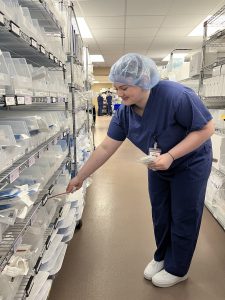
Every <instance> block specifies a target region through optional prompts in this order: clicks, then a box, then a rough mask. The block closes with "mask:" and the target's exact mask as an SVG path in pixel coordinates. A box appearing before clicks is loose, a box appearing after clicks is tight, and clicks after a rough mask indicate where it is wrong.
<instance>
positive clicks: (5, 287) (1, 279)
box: [0, 273, 13, 300]
mask: <svg viewBox="0 0 225 300" xmlns="http://www.w3.org/2000/svg"><path fill="white" fill-rule="evenodd" d="M12 296H13V291H12V289H11V287H10V285H9V281H8V279H7V277H6V276H4V275H2V274H1V273H0V299H1V298H2V299H3V300H11V299H12Z"/></svg>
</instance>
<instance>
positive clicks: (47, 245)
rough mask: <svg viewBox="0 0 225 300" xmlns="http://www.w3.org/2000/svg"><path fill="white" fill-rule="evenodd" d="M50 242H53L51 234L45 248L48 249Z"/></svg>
mask: <svg viewBox="0 0 225 300" xmlns="http://www.w3.org/2000/svg"><path fill="white" fill-rule="evenodd" d="M50 242H51V236H50V235H49V236H48V238H47V241H46V243H45V248H46V249H48V247H49V245H50Z"/></svg>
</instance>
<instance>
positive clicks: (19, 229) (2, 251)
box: [0, 158, 69, 271]
mask: <svg viewBox="0 0 225 300" xmlns="http://www.w3.org/2000/svg"><path fill="white" fill-rule="evenodd" d="M68 161H69V160H68V158H66V159H65V160H64V161H63V162H62V164H61V166H60V167H59V169H58V171H57V172H56V173H55V174H54V175H53V176H52V178H51V179H50V180H49V181H48V183H47V184H46V186H45V188H44V189H43V191H42V192H41V193H40V194H39V196H38V199H37V201H36V202H35V203H34V205H33V207H32V208H31V210H30V212H29V213H28V215H27V216H26V218H25V219H24V220H23V221H16V222H15V224H14V225H13V226H9V228H8V229H7V230H6V232H5V233H4V235H3V239H2V242H1V244H0V271H2V270H3V269H4V267H5V266H6V265H7V263H8V262H9V260H10V258H11V257H12V255H13V254H14V253H15V252H16V249H17V248H18V246H19V245H20V244H21V242H22V237H23V235H24V233H25V232H26V230H27V229H28V228H29V226H31V225H32V224H33V222H34V220H35V216H36V215H37V212H38V210H39V208H40V207H41V206H43V205H45V204H46V202H47V200H48V195H51V194H52V192H53V186H54V184H55V183H56V181H57V179H58V177H59V175H60V174H61V173H62V171H63V169H64V167H65V166H66V164H67V163H68Z"/></svg>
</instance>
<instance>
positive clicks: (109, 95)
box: [106, 92, 112, 116]
mask: <svg viewBox="0 0 225 300" xmlns="http://www.w3.org/2000/svg"><path fill="white" fill-rule="evenodd" d="M106 101H107V115H108V116H111V115H112V93H111V92H108V93H107V95H106Z"/></svg>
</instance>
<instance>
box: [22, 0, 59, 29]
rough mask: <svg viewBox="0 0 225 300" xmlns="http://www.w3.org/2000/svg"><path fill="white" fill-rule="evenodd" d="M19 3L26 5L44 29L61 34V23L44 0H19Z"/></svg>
mask: <svg viewBox="0 0 225 300" xmlns="http://www.w3.org/2000/svg"><path fill="white" fill-rule="evenodd" d="M19 4H20V5H22V6H26V7H28V8H29V11H30V14H31V16H32V17H33V18H34V19H38V21H39V22H40V24H41V25H42V26H43V27H44V28H45V30H47V31H48V32H52V33H60V34H63V29H62V25H61V24H60V22H59V21H58V20H57V18H56V16H55V15H54V13H53V12H52V10H51V8H49V5H48V3H47V2H46V1H45V0H19Z"/></svg>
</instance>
